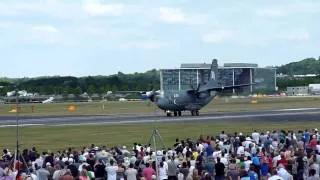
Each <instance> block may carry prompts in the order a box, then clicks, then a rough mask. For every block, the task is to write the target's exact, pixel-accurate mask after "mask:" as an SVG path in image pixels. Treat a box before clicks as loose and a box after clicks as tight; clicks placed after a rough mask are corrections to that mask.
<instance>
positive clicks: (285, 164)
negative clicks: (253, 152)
mask: <svg viewBox="0 0 320 180" xmlns="http://www.w3.org/2000/svg"><path fill="white" fill-rule="evenodd" d="M279 164H282V165H283V166H284V167H287V165H288V161H287V160H286V158H281V159H280V160H279V161H278V165H279Z"/></svg>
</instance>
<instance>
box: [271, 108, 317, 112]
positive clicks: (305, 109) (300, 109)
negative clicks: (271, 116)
mask: <svg viewBox="0 0 320 180" xmlns="http://www.w3.org/2000/svg"><path fill="white" fill-rule="evenodd" d="M307 110H320V108H296V109H278V110H273V111H307Z"/></svg>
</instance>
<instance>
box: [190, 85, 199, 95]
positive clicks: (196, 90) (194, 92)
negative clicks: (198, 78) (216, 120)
mask: <svg viewBox="0 0 320 180" xmlns="http://www.w3.org/2000/svg"><path fill="white" fill-rule="evenodd" d="M190 87H191V89H192V90H193V94H194V95H196V96H197V98H199V96H200V92H199V90H200V87H201V84H200V83H199V84H198V86H197V89H195V88H194V87H193V85H192V84H190Z"/></svg>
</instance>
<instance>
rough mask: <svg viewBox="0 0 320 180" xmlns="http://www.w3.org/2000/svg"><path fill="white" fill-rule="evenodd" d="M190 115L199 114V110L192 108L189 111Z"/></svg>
mask: <svg viewBox="0 0 320 180" xmlns="http://www.w3.org/2000/svg"><path fill="white" fill-rule="evenodd" d="M191 116H199V111H198V110H192V111H191Z"/></svg>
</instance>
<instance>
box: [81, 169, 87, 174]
mask: <svg viewBox="0 0 320 180" xmlns="http://www.w3.org/2000/svg"><path fill="white" fill-rule="evenodd" d="M80 176H88V172H87V170H86V169H82V171H81V172H80Z"/></svg>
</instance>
